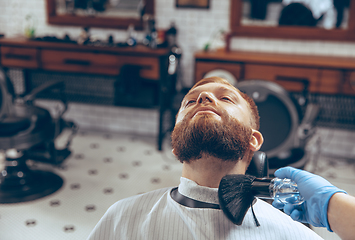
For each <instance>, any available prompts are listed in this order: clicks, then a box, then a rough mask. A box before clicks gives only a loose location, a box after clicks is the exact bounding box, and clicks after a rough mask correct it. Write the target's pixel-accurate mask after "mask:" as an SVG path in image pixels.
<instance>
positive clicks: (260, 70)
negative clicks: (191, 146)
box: [195, 51, 355, 95]
mask: <svg viewBox="0 0 355 240" xmlns="http://www.w3.org/2000/svg"><path fill="white" fill-rule="evenodd" d="M195 60H196V61H195V81H199V80H200V79H202V78H203V77H204V75H205V74H206V73H207V72H209V71H212V70H215V69H224V70H227V71H229V72H230V73H231V74H233V75H234V77H235V78H237V79H238V81H246V80H255V79H257V80H268V81H273V82H277V83H278V84H280V85H281V86H283V87H284V88H285V89H286V90H288V91H292V92H300V91H302V90H303V89H304V87H305V86H307V87H308V89H309V91H310V92H311V93H322V94H345V95H355V58H349V57H325V56H307V55H291V54H274V53H257V52H242V51H234V52H233V51H232V52H225V51H216V52H197V53H196V54H195Z"/></svg>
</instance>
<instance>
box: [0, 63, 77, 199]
mask: <svg viewBox="0 0 355 240" xmlns="http://www.w3.org/2000/svg"><path fill="white" fill-rule="evenodd" d="M63 87H64V84H63V82H48V83H46V84H43V85H42V86H39V87H38V88H36V89H34V90H33V91H32V92H31V93H30V94H28V95H26V96H24V97H22V98H18V97H16V95H15V91H14V88H13V85H12V83H11V81H10V79H9V78H8V77H7V75H6V73H5V72H4V71H2V69H0V163H1V164H0V203H16V202H24V201H31V200H35V199H38V198H41V197H43V196H46V195H49V194H52V193H54V192H55V191H57V190H58V189H60V188H61V186H62V185H63V180H62V178H61V177H59V176H58V175H56V174H54V173H52V172H50V171H43V170H33V169H31V168H30V167H29V166H28V165H27V160H28V159H31V160H38V161H42V162H47V163H52V164H54V165H59V164H60V163H62V162H63V161H64V159H65V158H66V157H67V156H69V154H70V150H69V149H68V146H69V145H70V141H71V137H72V136H73V135H71V136H70V137H69V140H68V142H67V145H66V147H65V148H64V149H61V150H57V149H55V145H54V140H55V138H56V137H57V136H58V135H59V134H60V133H61V132H62V130H63V129H64V128H66V127H70V128H72V129H73V131H72V133H74V132H75V130H76V128H75V124H74V123H70V122H65V121H64V120H63V119H62V118H61V117H62V115H63V113H64V112H65V111H66V109H67V104H66V101H65V100H64V99H62V103H63V105H64V110H63V111H62V112H61V113H60V114H59V116H58V117H57V118H54V117H52V116H51V114H50V113H49V112H48V111H47V110H46V109H44V108H40V107H37V106H35V105H33V100H34V99H35V97H36V96H37V95H38V94H39V93H41V92H43V91H47V90H58V89H59V90H60V89H62V90H63ZM59 92H61V93H63V91H59ZM1 155H3V157H1Z"/></svg>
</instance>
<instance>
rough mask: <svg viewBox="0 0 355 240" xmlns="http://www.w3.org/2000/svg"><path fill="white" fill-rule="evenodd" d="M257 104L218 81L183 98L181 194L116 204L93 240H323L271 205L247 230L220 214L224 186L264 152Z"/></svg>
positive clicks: (259, 205) (258, 210)
mask: <svg viewBox="0 0 355 240" xmlns="http://www.w3.org/2000/svg"><path fill="white" fill-rule="evenodd" d="M258 128H259V116H258V112H257V108H256V106H255V103H254V102H253V101H252V100H251V99H250V98H249V97H248V96H247V95H246V94H244V93H242V92H240V91H239V90H238V89H236V88H235V87H233V86H232V85H230V84H229V83H228V82H227V81H226V80H224V79H221V78H217V77H212V78H206V79H203V80H201V81H200V82H198V83H197V84H195V86H193V87H192V89H191V90H190V91H189V92H188V94H187V95H186V96H185V97H184V99H183V101H182V103H181V107H180V110H179V112H178V114H177V118H176V126H175V128H174V131H173V133H172V147H173V153H174V154H175V155H176V156H177V158H178V159H179V160H180V161H181V162H182V164H183V170H182V177H181V180H180V185H179V187H178V188H167V189H160V190H156V191H153V192H149V193H145V194H142V195H139V196H133V197H130V198H128V199H123V200H121V201H118V202H117V203H115V204H114V205H112V206H111V207H110V208H109V210H108V211H107V212H106V213H105V215H104V216H103V218H102V219H101V220H100V222H99V223H98V224H97V226H96V227H95V229H94V230H93V232H92V233H91V235H90V236H89V239H95V240H96V239H135V240H136V239H154V240H156V239H169V240H170V239H253V240H255V239H321V238H320V237H319V236H318V235H316V234H315V233H314V232H313V231H312V230H310V229H309V228H307V227H305V226H304V225H302V224H300V223H298V222H294V221H293V220H292V219H291V218H290V217H289V216H287V215H286V214H283V213H282V212H281V211H279V210H277V209H275V208H273V207H272V206H271V205H270V204H268V203H266V202H263V201H261V200H257V201H256V203H255V204H254V205H253V210H254V212H255V215H256V217H257V219H258V222H259V223H260V226H259V227H257V226H256V225H255V219H254V217H253V215H252V211H251V210H250V209H249V210H248V212H247V214H246V216H245V218H244V221H243V223H242V225H241V226H237V225H235V224H233V223H232V222H231V221H230V220H228V218H227V217H226V216H225V215H224V214H223V211H222V210H220V209H219V202H218V186H219V182H220V181H221V179H222V177H223V176H225V175H227V174H245V172H246V169H247V167H248V165H249V163H250V160H251V158H252V156H253V153H254V152H255V151H257V150H259V148H260V147H261V145H262V143H263V137H262V135H261V133H260V132H259V131H258Z"/></svg>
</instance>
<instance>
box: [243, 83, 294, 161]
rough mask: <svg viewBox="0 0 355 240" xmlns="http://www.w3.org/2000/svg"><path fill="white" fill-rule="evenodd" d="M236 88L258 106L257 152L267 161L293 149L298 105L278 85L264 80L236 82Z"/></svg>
mask: <svg viewBox="0 0 355 240" xmlns="http://www.w3.org/2000/svg"><path fill="white" fill-rule="evenodd" d="M237 87H238V89H239V90H240V91H242V92H245V93H246V94H247V95H248V96H250V97H251V98H252V99H253V100H254V102H255V104H256V105H257V107H258V111H259V115H260V132H261V133H262V134H263V137H264V139H265V141H264V144H263V146H262V147H261V148H260V150H261V151H263V152H265V153H266V154H267V156H268V157H269V158H272V157H275V156H277V154H279V153H280V152H283V151H285V150H288V149H290V148H292V147H294V141H295V138H296V134H297V129H298V126H299V122H300V109H299V108H300V106H299V105H296V103H295V102H294V99H293V98H292V97H291V96H290V94H289V93H288V92H287V91H286V90H285V89H284V88H283V87H281V86H280V85H279V84H277V83H274V82H270V81H265V80H247V81H242V82H239V83H238V85H237Z"/></svg>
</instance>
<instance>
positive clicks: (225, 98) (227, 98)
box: [221, 97, 233, 102]
mask: <svg viewBox="0 0 355 240" xmlns="http://www.w3.org/2000/svg"><path fill="white" fill-rule="evenodd" d="M221 100H224V101H229V102H233V101H232V100H231V99H230V98H229V97H222V98H221Z"/></svg>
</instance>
